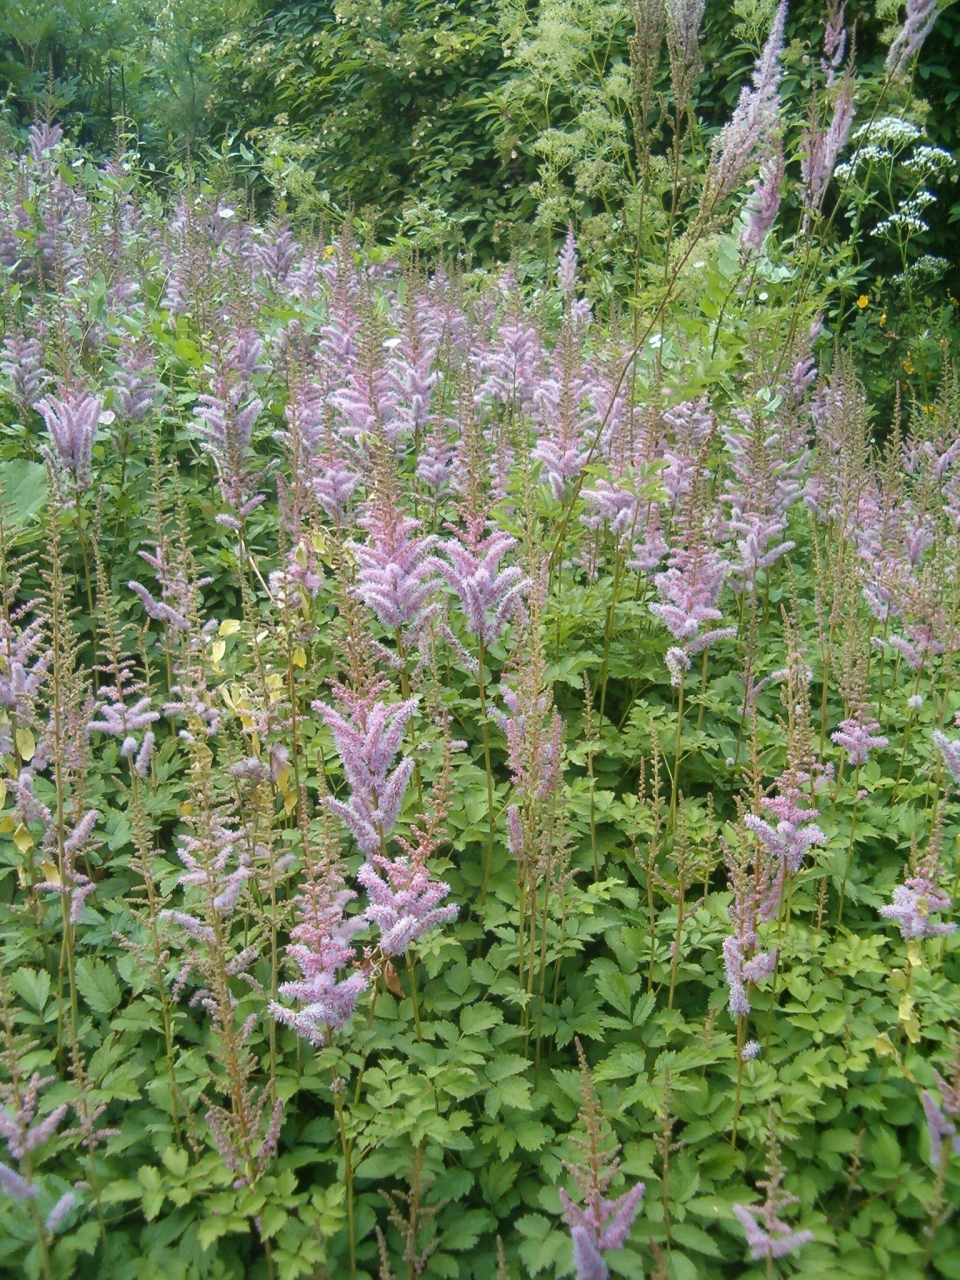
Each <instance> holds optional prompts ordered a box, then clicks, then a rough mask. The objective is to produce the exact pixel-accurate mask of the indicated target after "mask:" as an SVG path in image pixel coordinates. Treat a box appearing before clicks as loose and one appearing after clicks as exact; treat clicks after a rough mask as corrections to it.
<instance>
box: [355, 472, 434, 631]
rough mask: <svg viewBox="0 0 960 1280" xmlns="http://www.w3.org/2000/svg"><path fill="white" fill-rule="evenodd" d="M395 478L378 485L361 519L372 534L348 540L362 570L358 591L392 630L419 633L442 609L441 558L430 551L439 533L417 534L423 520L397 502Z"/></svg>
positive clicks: (365, 528) (362, 524)
mask: <svg viewBox="0 0 960 1280" xmlns="http://www.w3.org/2000/svg"><path fill="white" fill-rule="evenodd" d="M392 489H393V486H392V484H390V483H388V484H387V485H386V486H384V487H383V488H378V489H377V491H376V492H375V493H374V495H373V497H372V498H371V499H370V501H369V502H368V504H367V514H366V515H365V516H363V518H362V519H360V520H358V521H357V524H358V525H359V526H360V528H361V529H363V530H365V531H366V533H367V535H368V538H367V542H366V543H365V544H361V543H357V542H349V543H347V546H348V548H349V549H350V551H351V552H352V553H353V555H354V557H355V559H356V561H357V565H358V568H359V572H358V574H357V585H356V587H355V589H354V590H355V593H356V595H357V596H359V598H360V599H361V600H362V601H363V602H364V604H365V605H366V606H367V607H368V608H369V609H371V610H372V611H373V612H374V614H376V616H377V618H378V619H379V621H380V622H381V623H382V624H383V625H384V626H385V627H389V628H390V630H391V631H408V630H409V631H413V632H414V633H416V632H417V631H419V630H420V628H421V627H422V626H423V624H424V622H425V621H426V620H427V618H429V617H430V616H431V615H432V614H433V613H435V612H436V610H437V607H438V606H437V605H436V604H431V603H430V597H431V596H432V595H433V594H434V590H435V583H436V581H437V579H436V562H435V560H434V559H433V558H432V557H431V556H430V554H429V553H430V551H431V550H432V549H433V546H434V544H435V543H436V541H437V540H436V538H435V537H433V536H430V537H420V538H417V537H414V536H413V534H414V533H415V532H416V530H418V529H419V528H420V521H419V520H414V519H413V517H412V516H405V515H403V514H402V512H400V511H399V510H398V508H397V503H396V495H395V493H393V491H392Z"/></svg>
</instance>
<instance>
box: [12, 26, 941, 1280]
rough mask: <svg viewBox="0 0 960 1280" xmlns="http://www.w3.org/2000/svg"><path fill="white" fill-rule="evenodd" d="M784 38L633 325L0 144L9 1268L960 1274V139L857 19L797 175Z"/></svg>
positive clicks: (830, 60)
mask: <svg viewBox="0 0 960 1280" xmlns="http://www.w3.org/2000/svg"><path fill="white" fill-rule="evenodd" d="M915 8H916V9H917V10H918V11H919V12H920V17H921V18H922V17H923V13H922V8H923V6H922V5H917V6H915ZM695 9H696V5H694V6H692V8H691V9H689V10H685V12H693V11H694V10H695ZM678 12H679V10H678V9H677V8H676V7H675V8H674V10H673V13H674V15H675V17H676V14H677V13H678ZM911 12H913V10H911ZM914 16H916V14H915V15H914ZM834 17H835V19H837V17H838V15H834ZM782 20H783V11H782V10H781V11H780V12H779V13H778V15H776V16H775V19H774V24H773V29H772V31H771V32H770V34H769V36H768V37H767V42H766V45H765V46H764V48H763V50H762V51H761V53H760V55H759V58H758V61H757V65H756V67H755V69H754V72H753V75H752V79H751V80H749V81H748V84H747V86H746V88H745V89H744V92H743V94H742V96H741V97H740V99H739V102H738V106H737V107H736V109H735V111H734V113H733V115H732V117H731V118H730V120H728V121H727V123H726V125H725V126H724V129H723V132H722V133H721V134H720V135H719V141H718V144H717V146H716V147H715V148H714V150H713V151H712V153H711V155H710V156H709V158H706V159H705V160H704V162H703V164H702V166H701V169H700V174H701V177H700V180H699V185H698V186H697V187H696V188H688V187H687V186H684V188H683V190H682V192H681V190H680V188H679V187H674V188H673V190H674V194H675V196H676V197H677V198H676V199H675V200H674V203H673V206H672V212H673V217H672V218H668V219H667V220H666V221H665V222H664V223H663V224H662V225H661V227H660V228H659V230H658V237H659V238H658V239H657V240H656V241H655V243H656V246H657V249H656V254H654V253H653V252H651V255H650V257H649V258H645V259H644V260H643V261H642V263H641V269H640V270H639V271H638V275H637V279H636V281H635V282H634V286H633V288H632V290H631V292H630V296H631V298H632V306H631V309H630V311H629V313H628V314H627V316H626V318H624V316H623V315H622V314H621V311H620V309H619V308H618V306H617V305H616V299H613V300H612V301H611V300H609V299H606V298H604V297H603V296H602V295H601V296H600V297H599V298H598V297H597V296H596V295H594V298H593V301H594V303H598V304H600V303H602V304H603V306H602V307H601V306H600V305H596V306H592V305H591V301H590V299H588V298H587V297H585V296H584V291H583V288H582V280H581V274H580V267H579V263H578V256H577V245H576V241H575V238H574V236H573V234H572V233H571V234H569V235H568V237H567V239H566V242H565V243H564V245H563V248H562V251H561V253H560V255H559V259H558V260H557V262H556V263H551V264H549V265H544V266H543V267H542V268H540V269H539V270H535V269H534V268H529V269H526V270H525V272H524V273H523V279H521V278H520V277H521V272H520V269H519V268H517V269H514V268H511V269H509V270H504V271H502V272H500V273H497V274H487V273H480V272H477V273H469V274H468V273H465V272H464V271H462V270H459V269H456V268H455V266H451V265H448V266H447V267H446V268H444V267H436V268H434V269H432V270H431V271H429V272H428V271H427V270H425V269H424V267H423V265H422V263H421V262H420V261H419V260H418V259H417V258H416V257H415V256H411V257H410V259H409V260H406V261H402V262H401V261H397V260H396V259H394V258H392V257H391V256H389V255H388V254H387V253H385V252H384V251H382V250H376V249H374V248H370V247H366V248H360V247H358V245H357V243H356V241H355V239H354V224H353V222H352V221H351V220H350V219H344V222H343V226H342V228H341V229H340V233H339V235H338V237H337V238H336V239H335V240H332V241H330V242H325V241H324V240H322V239H320V238H319V237H316V236H310V237H308V236H302V237H300V238H298V237H297V236H295V235H294V233H293V231H292V230H291V227H290V226H289V225H288V224H287V223H286V222H285V221H284V220H283V217H282V215H279V214H278V216H277V217H276V218H275V219H274V220H273V221H270V222H267V223H265V224H263V225H258V224H256V223H255V222H254V221H252V220H248V219H247V218H246V217H245V216H244V212H243V208H242V205H241V202H240V201H239V200H238V199H236V198H235V196H231V195H230V194H229V193H228V191H226V190H225V189H224V188H223V187H222V186H206V187H204V186H202V185H200V184H196V183H194V184H192V185H191V184H190V183H185V184H184V185H183V186H182V188H181V189H179V190H178V191H177V192H176V193H175V196H174V198H173V199H172V200H171V201H164V200H162V199H161V198H160V197H159V196H158V194H157V192H156V190H155V189H153V188H151V187H150V186H148V185H146V184H145V183H144V182H143V181H142V174H141V173H140V172H139V169H138V161H137V157H136V156H135V155H132V154H119V153H118V154H117V155H116V156H115V157H114V158H113V159H112V160H111V161H110V162H109V163H107V164H104V165H102V166H99V167H98V166H96V165H94V164H92V163H90V162H89V161H87V160H85V158H84V156H83V155H82V154H81V153H78V152H77V151H75V150H74V149H72V148H71V147H70V146H69V145H68V144H67V143H66V142H64V141H63V138H62V136H61V134H60V131H59V129H57V128H51V127H47V126H44V127H40V126H37V127H35V128H34V129H33V130H32V131H31V135H30V139H29V149H28V151H27V152H26V154H24V155H15V154H9V155H7V156H5V157H4V160H3V166H2V173H0V263H2V266H3V272H4V275H3V305H4V310H5V336H4V341H3V350H2V356H0V370H2V377H3V414H2V421H3V424H4V425H3V429H2V436H0V462H2V472H0V485H2V501H0V510H2V520H0V757H2V782H0V793H2V802H0V933H2V939H3V946H2V950H0V1013H2V1018H0V1045H2V1047H0V1090H2V1103H3V1106H2V1109H0V1134H2V1137H3V1139H4V1143H5V1148H6V1149H5V1151H4V1153H3V1159H2V1161H0V1191H2V1198H0V1257H2V1259H3V1267H4V1268H5V1269H6V1270H9V1271H11V1272H14V1271H16V1272H20V1271H22V1272H23V1273H24V1274H26V1275H28V1276H31V1277H34V1276H37V1277H54V1276H58V1277H59V1276H69V1275H76V1276H81V1277H100V1276H104V1275H109V1276H110V1277H118V1278H119V1277H127V1276H129V1277H139V1276H142V1275H144V1274H149V1275H151V1276H157V1277H168V1276H169V1277H171V1278H173V1277H206V1276H217V1277H221V1276H223V1277H227V1276H229V1277H238V1278H239V1277H243V1276H251V1277H257V1276H271V1277H272V1276H278V1277H295V1276H299V1275H308V1276H317V1277H324V1276H330V1277H338V1278H339V1277H342V1276H355V1275H356V1276H368V1277H370V1276H373V1275H376V1274H378V1273H379V1275H380V1276H381V1277H389V1276H392V1275H406V1276H410V1277H412V1276H416V1275H420V1274H425V1275H435V1276H462V1277H469V1276H473V1277H477V1278H478V1280H480V1278H486V1277H494V1276H497V1277H498V1278H500V1277H503V1276H512V1277H515V1278H516V1277H519V1276H526V1275H538V1274H554V1275H563V1274H570V1273H571V1272H575V1273H576V1274H577V1275H578V1277H579V1278H580V1280H587V1278H591V1280H595V1278H599V1280H602V1278H603V1277H605V1276H606V1275H607V1274H608V1269H609V1271H613V1272H615V1273H616V1274H620V1275H627V1276H637V1277H639V1276H640V1275H642V1274H645V1273H649V1274H651V1275H654V1276H660V1277H668V1276H669V1277H674V1278H676V1280H693V1278H694V1277H697V1276H702V1277H704V1280H707V1278H711V1280H713V1278H716V1280H719V1278H720V1277H731V1278H732V1277H740V1276H744V1275H755V1276H761V1275H764V1274H766V1275H767V1276H770V1275H773V1274H782V1273H792V1274H793V1273H795V1274H801V1275H804V1274H805V1275H808V1276H811V1277H813V1276H816V1277H829V1276H837V1277H840V1276H846V1277H853V1276H869V1275H876V1274H891V1275H896V1276H902V1277H914V1276H917V1277H919V1276H921V1275H925V1274H926V1275H929V1274H939V1275H942V1276H946V1277H948V1278H949V1277H953V1276H956V1275H957V1274H958V1265H957V1258H958V1256H960V1237H958V1229H957V1225H956V1221H955V1218H954V1211H955V1209H956V1208H957V1206H958V1203H960V1161H958V1155H960V1151H958V1148H960V1136H958V1125H960V1092H958V1091H960V1026H958V1022H957V1007H958V996H960V968H958V961H957V955H958V949H957V948H958V944H957V935H956V932H955V924H954V922H953V919H952V915H953V910H954V908H953V900H954V898H955V897H956V888H957V880H958V877H960V862H958V855H957V850H958V840H960V811H958V809H957V798H956V792H957V788H958V787H960V738H958V737H957V733H956V728H955V726H956V724H957V723H958V717H960V690H958V689H957V687H956V673H957V668H956V665H955V663H956V660H957V656H958V653H960V638H958V625H960V624H958V607H960V590H958V581H957V558H958V547H960V543H958V525H960V488H958V485H960V472H958V471H957V459H958V457H960V431H958V415H960V392H958V389H957V380H956V377H955V375H954V373H953V372H952V368H951V365H950V361H949V358H948V355H949V353H948V352H947V353H946V354H945V353H944V351H943V349H941V350H940V354H939V361H940V363H939V364H938V365H937V366H936V367H935V368H933V367H932V368H931V370H930V372H929V376H927V377H926V378H922V377H920V376H917V377H916V378H913V374H912V373H911V372H910V371H907V370H906V369H904V374H905V377H904V379H902V380H900V385H899V389H898V390H899V396H897V395H896V394H895V395H894V396H893V397H891V404H892V406H893V407H892V409H891V411H890V412H889V413H887V412H883V413H881V412H878V411H877V408H876V405H875V404H872V403H871V401H870V400H869V398H868V397H867V394H866V392H865V390H864V386H863V383H862V380H861V379H860V378H859V376H858V372H857V364H856V358H855V356H856V352H857V351H861V350H862V349H863V345H864V344H865V343H866V342H868V341H872V338H871V335H870V333H866V334H865V335H864V334H859V333H857V332H856V331H855V332H854V339H855V342H856V343H859V344H860V346H859V347H855V349H854V353H853V354H851V352H850V351H848V350H845V349H844V348H843V347H842V346H841V345H840V343H839V342H838V338H837V325H836V318H837V316H838V314H839V312H838V299H839V300H840V301H841V302H842V301H843V299H844V298H845V297H846V296H847V295H848V291H849V290H850V288H851V285H852V286H853V287H854V288H855V287H858V286H857V280H856V276H855V274H853V273H852V272H851V271H850V269H849V265H848V262H849V260H848V255H849V253H851V252H853V250H852V249H851V248H850V247H849V245H848V246H846V247H844V246H841V247H840V249H837V248H836V245H835V243H834V242H833V240H832V238H831V226H832V222H831V217H832V215H831V212H830V210H832V207H833V206H832V203H829V201H831V200H838V199H840V198H841V193H843V198H846V196H847V194H850V193H852V194H851V195H850V199H851V201H852V202H853V203H852V207H853V208H854V209H855V210H856V209H867V208H871V209H872V207H873V206H872V205H870V204H869V202H870V201H872V200H873V199H874V198H875V197H874V195H873V194H872V193H873V191H874V188H873V187H871V186H869V185H868V184H867V183H866V181H865V179H864V178H863V177H862V173H863V170H862V168H861V164H862V162H863V160H864V157H865V156H866V158H867V160H868V161H869V162H870V163H875V164H877V165H881V166H884V165H885V166H887V167H888V168H890V169H891V172H892V171H893V169H894V168H895V167H896V166H901V167H903V166H906V168H905V175H910V174H913V175H914V176H916V174H917V173H919V172H924V173H929V175H930V176H935V175H936V174H937V173H944V172H946V171H947V170H946V164H947V161H943V160H942V159H940V158H937V157H933V156H931V155H930V154H928V153H926V152H924V151H923V150H922V149H921V148H923V147H924V146H926V144H925V143H924V142H923V141H922V139H921V138H919V137H917V136H914V133H913V132H912V129H913V125H912V122H911V120H910V118H909V116H908V115H907V114H906V113H905V112H900V113H892V112H891V113H889V114H884V113H883V111H882V110H880V109H879V108H880V106H881V105H882V103H883V102H884V98H883V97H882V96H881V97H878V99H877V104H878V109H877V110H875V111H874V112H873V115H872V117H871V116H870V115H869V114H868V115H867V117H866V118H865V119H864V118H862V117H861V120H860V121H858V123H857V126H856V127H857V128H860V129H862V130H863V131H862V132H860V133H859V134H857V133H855V132H851V131H852V130H853V128H854V126H853V124H852V121H851V120H850V118H849V117H850V110H849V108H850V100H849V97H848V96H846V95H848V93H849V92H850V81H849V80H847V79H845V78H844V73H843V70H842V65H841V64H842V61H843V58H842V55H837V53H836V49H837V47H838V44H839V35H838V31H839V26H838V25H837V23H836V21H835V24H834V27H833V36H834V37H835V40H836V42H832V41H831V40H829V39H828V41H827V42H826V45H825V48H824V51H823V53H824V59H825V66H824V67H823V68H822V69H821V71H820V72H818V73H817V74H818V75H820V77H821V78H820V80H819V81H818V82H817V98H816V102H817V103H818V104H819V106H820V108H821V111H822V114H821V115H820V117H819V122H818V124H817V125H815V126H814V129H813V134H814V137H813V139H812V141H811V142H810V143H809V145H808V147H807V151H806V155H807V157H808V165H807V167H806V169H805V172H804V175H803V179H802V182H801V183H799V184H797V183H795V182H789V183H785V181H784V178H783V174H782V172H781V169H780V152H779V150H778V147H779V140H780V136H781V126H782V119H783V117H782V115H781V111H780V99H779V88H780V85H781V83H782V76H781V61H780V51H781V42H782V36H783V21H782ZM681 35H683V33H682V32H680V33H679V34H678V32H677V31H676V30H675V31H674V32H673V36H672V39H673V42H674V71H673V75H674V81H673V84H674V93H675V95H676V92H677V89H678V87H679V89H680V92H681V99H682V90H683V83H684V79H683V77H684V74H685V73H684V67H683V57H684V56H686V55H683V51H682V50H681V51H680V54H678V53H677V49H678V48H679V45H678V44H677V41H678V40H679V39H680V36H681ZM684 39H686V40H687V41H688V45H687V48H688V51H689V49H690V47H692V46H690V44H689V41H690V39H695V32H694V35H693V37H691V35H690V32H689V31H687V33H686V35H685V36H684ZM895 49H896V46H895ZM817 56H818V57H819V53H818V55H817ZM901 71H902V68H901V67H900V66H899V65H898V60H897V57H896V53H894V55H893V56H892V58H891V70H890V71H889V73H886V74H887V79H888V81H889V83H888V86H887V88H888V90H889V91H890V93H891V95H894V94H896V93H898V92H899V90H898V88H897V85H898V84H899V81H898V80H897V76H899V75H900V73H901ZM848 135H849V137H851V138H852V141H848ZM831 139H832V141H829V142H828V141H827V140H831ZM834 143H835V144H836V145H834ZM838 157H841V158H842V162H843V163H844V164H845V165H846V166H847V170H846V176H844V173H841V175H840V177H839V180H838V181H835V182H834V185H833V186H829V185H828V184H829V183H830V182H831V177H832V173H833V168H834V163H835V161H836V160H837V159H838ZM947 159H948V160H949V157H947ZM910 165H913V168H911V167H910ZM895 176H896V175H895ZM901 178H902V180H903V181H904V182H905V181H907V177H906V176H904V175H900V176H899V177H896V181H900V180H901ZM685 181H686V180H685ZM893 181H894V179H893V178H891V182H893ZM924 189H926V188H924ZM830 192H834V193H836V194H834V195H832V196H831V195H829V194H828V193H830ZM888 194H889V198H890V199H892V200H893V201H894V205H893V207H892V208H889V209H888V211H887V216H894V215H896V214H897V213H901V214H903V215H904V217H913V216H914V214H913V213H911V212H910V208H909V207H905V206H904V201H908V200H910V199H914V198H915V196H914V195H912V194H910V193H909V192H907V191H905V190H904V189H902V188H901V187H899V186H891V187H890V188H889V192H888ZM681 195H682V199H681V198H680V196H681ZM781 195H783V197H784V208H783V212H781V209H780V207H779V206H780V200H781ZM858 200H859V202H860V203H859V204H857V203H856V202H857V201H858ZM790 209H792V210H794V213H793V214H790V215H789V216H790V217H792V219H793V224H795V225H793V224H789V225H788V233H784V234H783V235H782V236H779V237H778V234H777V230H776V228H777V226H778V225H780V226H783V225H785V224H784V223H783V222H782V221H781V222H780V223H779V224H778V222H777V219H778V216H779V217H781V218H782V217H783V216H784V215H785V213H786V211H787V210H790ZM921 212H922V211H921ZM872 216H873V215H872V214H871V217H872ZM917 216H918V217H919V215H917ZM896 225H898V224H896V223H894V226H896ZM655 230H657V229H656V228H655ZM894 238H895V239H896V236H895V237H894ZM907 239H909V237H907ZM652 243H653V242H652ZM855 247H856V246H855V245H854V248H855ZM906 252H907V250H906V248H904V253H905V254H906ZM909 262H910V259H909V257H907V258H906V261H905V265H904V272H905V288H908V287H909V286H910V283H911V280H912V277H911V276H910V275H909V272H908V270H907V268H908V266H909ZM844 273H846V275H845V274H844ZM851 305H852V306H853V307H854V308H855V310H856V311H857V313H859V314H860V315H862V316H869V315H871V314H872V313H873V312H874V311H875V310H876V305H875V301H874V300H871V298H870V297H869V296H868V295H866V294H862V295H856V300H855V301H853V300H851ZM913 305H914V306H916V304H915V303H914V304H913ZM921 305H922V304H921ZM872 323H875V324H876V325H877V326H878V332H886V326H887V318H886V317H884V318H883V319H882V320H876V321H874V322H872ZM754 1263H755V1264H756V1265H755V1266H754V1265H753V1264H754Z"/></svg>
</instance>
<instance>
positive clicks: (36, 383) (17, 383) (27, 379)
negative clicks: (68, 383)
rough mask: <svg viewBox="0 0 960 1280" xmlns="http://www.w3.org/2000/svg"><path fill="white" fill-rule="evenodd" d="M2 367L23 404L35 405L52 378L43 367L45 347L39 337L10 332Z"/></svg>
mask: <svg viewBox="0 0 960 1280" xmlns="http://www.w3.org/2000/svg"><path fill="white" fill-rule="evenodd" d="M0 369H2V370H3V372H4V373H5V374H6V375H7V377H8V379H9V380H10V390H11V391H12V393H13V398H14V399H15V400H16V401H17V403H18V404H19V405H21V406H22V407H23V408H32V407H33V406H34V405H35V404H36V403H37V401H38V400H39V399H40V393H41V392H42V391H43V388H44V387H45V386H46V384H47V383H48V382H49V380H50V375H49V374H48V373H47V371H46V369H44V367H43V348H42V347H41V346H40V343H39V342H38V341H37V339H36V338H21V337H20V336H19V335H18V334H16V333H8V334H7V336H6V337H5V338H4V340H3V346H2V348H0Z"/></svg>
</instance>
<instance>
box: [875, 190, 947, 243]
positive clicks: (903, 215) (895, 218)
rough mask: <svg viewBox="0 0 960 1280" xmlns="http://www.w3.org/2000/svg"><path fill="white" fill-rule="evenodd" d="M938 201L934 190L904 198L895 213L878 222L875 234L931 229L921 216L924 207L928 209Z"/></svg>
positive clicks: (882, 234) (919, 192)
mask: <svg viewBox="0 0 960 1280" xmlns="http://www.w3.org/2000/svg"><path fill="white" fill-rule="evenodd" d="M936 203H937V197H936V196H935V195H934V194H933V192H932V191H918V192H917V194H916V195H915V196H913V197H912V198H911V199H909V200H904V201H903V202H902V203H901V205H900V207H899V208H898V209H897V211H896V212H895V213H891V215H890V217H889V218H884V220H883V221H882V222H878V223H877V225H876V226H875V227H874V228H873V234H874V235H875V236H886V235H889V234H890V232H891V231H897V230H899V229H901V228H902V229H903V230H904V231H911V232H912V231H929V230H930V226H929V224H928V223H926V222H924V220H923V218H921V216H920V215H921V213H922V212H923V211H924V209H928V208H929V207H930V205H932V204H936Z"/></svg>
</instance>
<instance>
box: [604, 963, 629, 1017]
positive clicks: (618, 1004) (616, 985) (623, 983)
mask: <svg viewBox="0 0 960 1280" xmlns="http://www.w3.org/2000/svg"><path fill="white" fill-rule="evenodd" d="M597 991H599V993H600V995H601V996H602V997H603V998H604V1000H606V1002H607V1003H608V1004H611V1005H613V1007H614V1009H616V1010H617V1012H618V1013H622V1014H623V1016H624V1017H625V1018H629V1017H630V1007H631V1005H632V1003H633V993H632V992H631V990H630V983H629V981H628V979H627V978H626V976H625V975H624V974H622V973H617V972H607V973H601V974H600V975H599V976H598V978H597Z"/></svg>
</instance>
